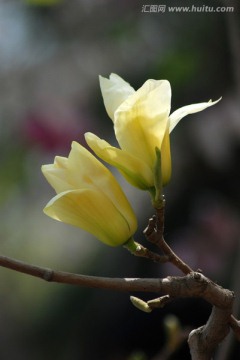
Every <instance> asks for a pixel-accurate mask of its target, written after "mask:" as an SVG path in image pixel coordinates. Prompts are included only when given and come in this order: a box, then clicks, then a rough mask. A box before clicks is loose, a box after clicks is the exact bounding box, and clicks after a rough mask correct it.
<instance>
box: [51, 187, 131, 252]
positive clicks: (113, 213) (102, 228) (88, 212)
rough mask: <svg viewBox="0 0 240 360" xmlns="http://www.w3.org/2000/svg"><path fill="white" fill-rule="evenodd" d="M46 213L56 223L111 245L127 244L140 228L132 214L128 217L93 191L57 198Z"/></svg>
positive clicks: (66, 194)
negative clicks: (71, 226) (65, 224)
mask: <svg viewBox="0 0 240 360" xmlns="http://www.w3.org/2000/svg"><path fill="white" fill-rule="evenodd" d="M44 212H45V214H47V215H48V216H50V217H52V218H53V219H55V220H58V221H62V222H64V223H67V224H70V225H74V226H77V227H80V228H82V229H83V230H85V231H88V232H90V233H91V234H93V235H94V236H96V237H97V238H98V239H99V240H100V241H102V242H103V243H105V244H107V245H111V246H117V245H121V244H123V243H125V242H126V241H127V240H128V239H129V238H130V237H131V236H132V235H133V234H134V233H135V231H136V228H137V221H136V217H135V215H134V213H133V211H130V212H129V215H128V217H125V216H124V214H122V213H121V212H120V211H119V209H117V208H116V206H115V205H114V204H113V203H112V202H111V201H110V200H109V199H108V198H107V197H106V196H104V195H103V194H102V193H99V192H98V191H95V190H92V189H82V190H74V191H66V192H63V193H61V194H59V195H56V196H55V197H54V198H53V199H52V200H51V201H50V202H49V203H48V204H47V206H46V207H45V209H44Z"/></svg>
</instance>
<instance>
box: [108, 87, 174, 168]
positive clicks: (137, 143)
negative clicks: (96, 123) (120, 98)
mask: <svg viewBox="0 0 240 360" xmlns="http://www.w3.org/2000/svg"><path fill="white" fill-rule="evenodd" d="M170 102H171V87H170V84H169V82H168V81H166V80H159V81H158V80H148V81H146V83H145V84H144V85H143V86H142V87H141V88H140V89H139V90H138V91H137V92H136V93H135V94H134V95H132V96H130V97H129V98H128V99H127V100H126V101H125V102H124V103H123V104H122V105H121V106H120V107H119V108H118V110H117V111H116V113H115V122H114V129H115V134H116V138H117V140H118V143H119V145H120V147H121V148H122V149H123V150H126V151H127V152H129V153H131V154H134V155H136V156H137V157H138V158H140V159H142V160H143V161H144V162H145V163H147V164H148V165H149V166H150V167H153V164H154V162H155V148H156V147H158V148H161V144H162V140H163V137H164V134H165V129H166V125H167V122H168V116H169V112H170Z"/></svg>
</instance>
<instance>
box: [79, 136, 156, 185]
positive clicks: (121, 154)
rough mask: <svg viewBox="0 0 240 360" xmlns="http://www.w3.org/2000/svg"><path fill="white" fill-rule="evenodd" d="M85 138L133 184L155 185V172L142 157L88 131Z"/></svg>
mask: <svg viewBox="0 0 240 360" xmlns="http://www.w3.org/2000/svg"><path fill="white" fill-rule="evenodd" d="M85 139H86V142H87V144H88V145H89V147H90V148H91V149H92V150H93V151H94V152H95V154H96V155H97V156H98V157H100V158H101V159H102V160H104V161H106V162H107V163H108V164H110V165H112V166H115V167H116V168H117V169H118V170H119V171H120V172H121V174H122V175H123V176H124V177H125V178H126V179H127V181H129V182H130V183H131V184H132V185H134V186H136V187H138V188H140V189H145V190H146V189H149V188H150V187H152V186H153V184H154V179H153V172H152V170H151V169H150V167H149V166H148V165H147V164H146V163H144V162H143V161H142V160H141V159H139V158H137V157H136V156H134V155H133V154H130V153H128V152H126V151H124V150H121V149H118V148H115V147H113V146H111V145H110V144H109V143H107V142H106V141H105V140H102V139H100V138H98V137H97V136H96V135H94V134H92V133H86V134H85Z"/></svg>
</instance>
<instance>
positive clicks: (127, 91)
mask: <svg viewBox="0 0 240 360" xmlns="http://www.w3.org/2000/svg"><path fill="white" fill-rule="evenodd" d="M99 81H100V88H101V91H102V96H103V101H104V105H105V108H106V111H107V113H108V116H109V117H110V119H112V120H114V112H115V111H116V109H117V108H118V107H119V105H121V103H122V102H123V101H125V100H126V99H127V98H128V97H129V96H130V95H132V94H133V93H134V92H135V90H134V89H133V88H132V87H131V86H130V85H129V83H127V82H126V81H124V80H123V79H122V78H121V77H120V76H118V75H117V74H111V75H110V78H109V79H106V78H104V77H102V76H99Z"/></svg>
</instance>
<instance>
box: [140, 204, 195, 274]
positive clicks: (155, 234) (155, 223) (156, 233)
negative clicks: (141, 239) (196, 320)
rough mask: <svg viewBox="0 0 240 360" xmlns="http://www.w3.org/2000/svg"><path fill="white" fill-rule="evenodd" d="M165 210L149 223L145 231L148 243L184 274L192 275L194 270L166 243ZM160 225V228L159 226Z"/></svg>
mask: <svg viewBox="0 0 240 360" xmlns="http://www.w3.org/2000/svg"><path fill="white" fill-rule="evenodd" d="M162 216H163V210H162V209H161V211H158V212H157V216H155V215H154V216H153V217H152V218H151V219H150V220H149V223H148V226H147V228H146V229H145V230H144V235H145V237H146V238H147V240H148V241H150V242H151V243H153V244H155V245H156V246H158V247H159V249H160V250H161V251H162V252H163V254H164V255H165V256H166V257H167V258H168V261H169V262H171V263H172V264H173V265H175V266H176V267H177V268H178V269H179V270H181V271H182V273H183V274H186V275H187V274H190V273H191V272H193V269H191V268H190V266H188V265H187V264H186V263H185V262H184V261H183V260H182V259H180V258H179V257H178V256H177V255H176V254H175V252H174V251H173V250H172V249H171V248H170V246H169V245H168V244H167V243H166V241H165V240H164V237H163V229H162V224H163V220H162V218H161V217H162ZM159 224H160V226H159Z"/></svg>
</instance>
